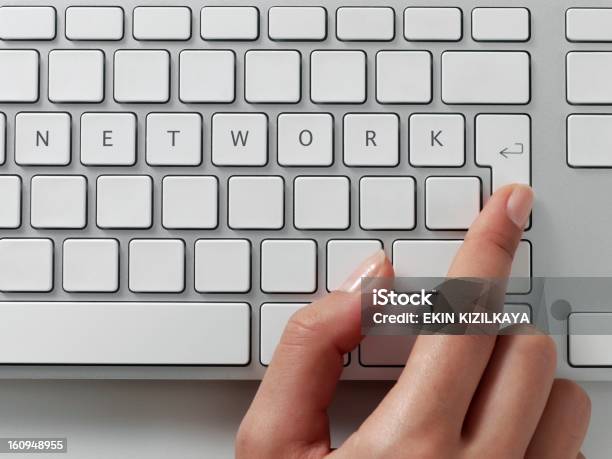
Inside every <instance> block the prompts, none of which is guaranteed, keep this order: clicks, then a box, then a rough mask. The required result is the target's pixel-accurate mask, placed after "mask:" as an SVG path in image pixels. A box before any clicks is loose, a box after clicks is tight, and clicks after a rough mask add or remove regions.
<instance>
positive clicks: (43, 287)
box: [0, 239, 53, 341]
mask: <svg viewBox="0 0 612 459" xmlns="http://www.w3.org/2000/svg"><path fill="white" fill-rule="evenodd" d="M52 289H53V241H52V240H51V239H0V292H50V291H51V290H52ZM3 307H4V304H3ZM22 320H23V317H22ZM2 324H3V326H4V327H6V326H7V323H6V322H2ZM7 331H8V330H7ZM0 335H5V333H0ZM21 340H23V336H21V337H20V341H21Z"/></svg>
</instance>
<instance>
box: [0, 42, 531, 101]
mask: <svg viewBox="0 0 612 459" xmlns="http://www.w3.org/2000/svg"><path fill="white" fill-rule="evenodd" d="M178 60H179V64H178V65H179V77H178V84H177V86H178V98H179V100H180V101H181V102H183V103H233V102H234V101H235V100H236V92H237V90H236V87H237V78H236V65H237V62H236V61H237V57H236V54H235V52H234V51H232V50H183V51H181V52H180V54H179V59H178ZM303 60H304V58H303V56H302V54H301V53H300V52H299V51H297V50H250V51H247V52H246V53H245V55H244V74H245V76H244V79H245V81H244V99H245V100H246V102H248V103H252V104H270V103H278V104H297V103H299V102H300V101H301V100H302V87H303V84H302V78H303V77H304V75H303V73H304V71H303V70H302V66H303V62H302V61H303ZM39 61H40V55H39V53H38V51H36V50H31V49H3V50H0V68H3V69H7V71H6V72H3V73H2V74H0V102H26V103H34V102H36V101H38V99H39V86H40V83H39V73H40V70H39V67H40V62H39ZM171 62H172V59H171V55H170V53H169V52H168V51H167V50H136V49H120V50H117V51H115V53H114V55H113V71H112V72H113V89H112V91H113V97H114V100H115V102H117V103H121V104H131V103H145V102H146V103H160V104H163V103H167V102H169V101H170V99H171V98H172V91H173V85H172V81H171V73H172V72H171V65H172V64H171ZM48 64H49V65H48V82H49V84H48V97H49V100H50V101H51V102H54V103H101V102H102V101H104V99H105V94H104V88H105V74H106V71H105V64H106V57H105V53H104V51H102V50H98V49H87V50H52V51H50V52H49V63H48ZM440 65H441V67H440V68H441V71H440V73H441V99H442V101H443V102H444V103H446V104H528V103H529V101H530V98H531V75H530V67H531V58H530V55H529V53H527V52H525V51H444V52H442V55H441V64H440ZM375 66H376V71H375V79H376V81H375V93H376V94H375V97H376V100H377V101H378V102H379V103H381V104H428V103H430V102H431V101H432V100H433V96H432V85H433V80H432V55H431V53H430V52H428V51H379V52H377V53H376V57H375ZM367 67H368V55H367V53H366V52H365V51H363V50H345V51H342V50H315V51H312V52H311V53H310V56H309V72H310V75H309V79H308V80H309V86H310V90H309V95H310V100H311V101H312V103H315V104H363V103H365V102H366V101H367V99H368V94H367V93H368V89H367V87H368V72H367Z"/></svg>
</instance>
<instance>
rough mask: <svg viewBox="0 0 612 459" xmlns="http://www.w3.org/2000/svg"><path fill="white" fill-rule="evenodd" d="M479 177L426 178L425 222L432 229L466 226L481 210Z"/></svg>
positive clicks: (462, 227) (468, 225)
mask: <svg viewBox="0 0 612 459" xmlns="http://www.w3.org/2000/svg"><path fill="white" fill-rule="evenodd" d="M481 188H482V186H481V183H480V179H479V178H477V177H429V178H427V180H426V181H425V225H426V226H427V228H428V229H430V230H466V229H468V228H469V227H470V225H471V224H472V222H473V221H474V219H475V218H476V217H477V216H478V214H479V213H480V207H481V202H482V189H481Z"/></svg>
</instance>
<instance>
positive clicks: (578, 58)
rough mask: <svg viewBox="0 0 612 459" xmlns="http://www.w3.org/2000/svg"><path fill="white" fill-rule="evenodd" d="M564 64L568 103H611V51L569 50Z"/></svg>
mask: <svg viewBox="0 0 612 459" xmlns="http://www.w3.org/2000/svg"><path fill="white" fill-rule="evenodd" d="M566 64H567V101H568V102H569V103H570V104H609V103H612V52H605V51H604V52H598V51H594V52H570V53H567V57H566Z"/></svg>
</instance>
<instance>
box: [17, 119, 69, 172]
mask: <svg viewBox="0 0 612 459" xmlns="http://www.w3.org/2000/svg"><path fill="white" fill-rule="evenodd" d="M71 125H72V121H71V118H70V115H69V114H68V113H18V114H17V116H16V117H15V162H16V163H17V164H19V165H21V166H33V165H49V166H65V165H67V164H69V163H70V140H71Z"/></svg>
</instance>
